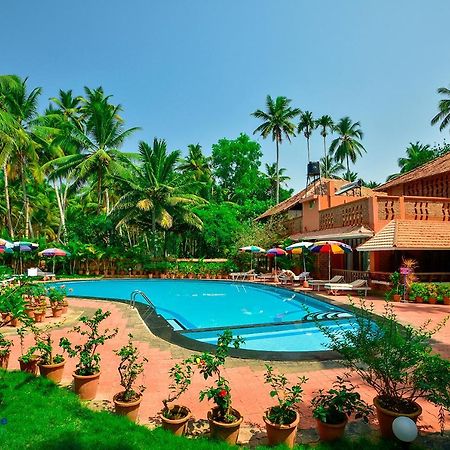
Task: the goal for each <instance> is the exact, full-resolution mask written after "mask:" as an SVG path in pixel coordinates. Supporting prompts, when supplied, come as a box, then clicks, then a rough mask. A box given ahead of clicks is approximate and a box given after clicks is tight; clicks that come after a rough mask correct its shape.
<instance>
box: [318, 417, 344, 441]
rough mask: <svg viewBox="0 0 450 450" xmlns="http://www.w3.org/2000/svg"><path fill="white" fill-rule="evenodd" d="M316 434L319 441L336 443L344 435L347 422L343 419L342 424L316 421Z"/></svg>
mask: <svg viewBox="0 0 450 450" xmlns="http://www.w3.org/2000/svg"><path fill="white" fill-rule="evenodd" d="M316 422H317V433H318V434H319V437H320V440H321V441H323V442H330V441H337V440H338V439H341V437H342V436H343V435H344V432H345V427H346V426H347V422H348V420H347V419H345V420H344V421H343V422H342V423H337V424H333V423H325V422H322V421H321V420H319V419H317V420H316Z"/></svg>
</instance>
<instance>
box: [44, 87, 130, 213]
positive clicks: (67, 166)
mask: <svg viewBox="0 0 450 450" xmlns="http://www.w3.org/2000/svg"><path fill="white" fill-rule="evenodd" d="M85 92H86V99H85V100H84V106H83V107H82V113H83V115H84V121H85V125H84V127H83V128H82V129H79V128H78V127H77V126H75V125H72V127H71V129H70V133H69V134H68V135H67V136H66V138H65V139H64V140H63V141H62V142H61V145H62V146H63V147H64V145H66V144H70V143H72V144H73V143H75V144H76V145H79V146H80V147H81V148H82V149H83V151H82V152H81V153H77V154H74V155H68V156H63V157H61V158H58V160H55V161H54V164H55V165H56V166H58V168H57V169H55V171H54V173H53V175H54V176H59V175H60V174H66V173H68V172H71V171H75V172H76V174H77V179H78V182H79V183H80V184H81V183H84V182H87V181H88V180H93V181H94V183H95V184H96V186H97V211H98V212H100V210H101V208H102V207H103V203H104V200H105V203H106V212H107V213H108V212H109V209H110V208H109V194H108V192H107V191H106V192H105V189H104V188H105V182H106V179H107V177H108V176H109V175H111V174H116V173H118V172H120V171H121V169H122V168H123V166H122V163H123V162H124V153H122V152H120V151H119V148H120V146H121V145H122V144H123V142H124V140H125V139H126V138H127V137H128V136H130V135H131V134H132V133H133V132H134V131H136V130H138V128H137V127H134V128H129V129H127V130H124V129H123V121H122V119H121V118H120V116H119V112H120V111H121V106H120V105H117V106H115V105H112V104H111V103H109V99H110V97H111V96H105V94H104V92H103V89H102V88H101V87H99V88H97V89H94V90H92V89H89V88H87V87H86V88H85Z"/></svg>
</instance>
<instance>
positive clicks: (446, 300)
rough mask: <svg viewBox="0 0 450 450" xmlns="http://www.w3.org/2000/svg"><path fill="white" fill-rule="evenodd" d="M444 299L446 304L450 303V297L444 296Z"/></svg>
mask: <svg viewBox="0 0 450 450" xmlns="http://www.w3.org/2000/svg"><path fill="white" fill-rule="evenodd" d="M442 300H444V305H450V297H444V298H443V299H442Z"/></svg>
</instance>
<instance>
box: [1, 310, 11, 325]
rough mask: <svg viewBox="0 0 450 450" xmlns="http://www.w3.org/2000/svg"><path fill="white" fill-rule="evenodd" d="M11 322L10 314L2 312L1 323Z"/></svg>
mask: <svg viewBox="0 0 450 450" xmlns="http://www.w3.org/2000/svg"><path fill="white" fill-rule="evenodd" d="M10 320H11V314H10V313H5V312H2V321H3V322H5V323H6V322H9V321H10Z"/></svg>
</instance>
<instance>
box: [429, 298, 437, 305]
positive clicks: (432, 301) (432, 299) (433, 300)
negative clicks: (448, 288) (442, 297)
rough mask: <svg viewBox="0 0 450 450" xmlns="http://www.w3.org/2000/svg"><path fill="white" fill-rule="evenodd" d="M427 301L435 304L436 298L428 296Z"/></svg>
mask: <svg viewBox="0 0 450 450" xmlns="http://www.w3.org/2000/svg"><path fill="white" fill-rule="evenodd" d="M428 303H429V304H430V305H435V304H436V303H437V298H435V297H430V298H429V299H428Z"/></svg>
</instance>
